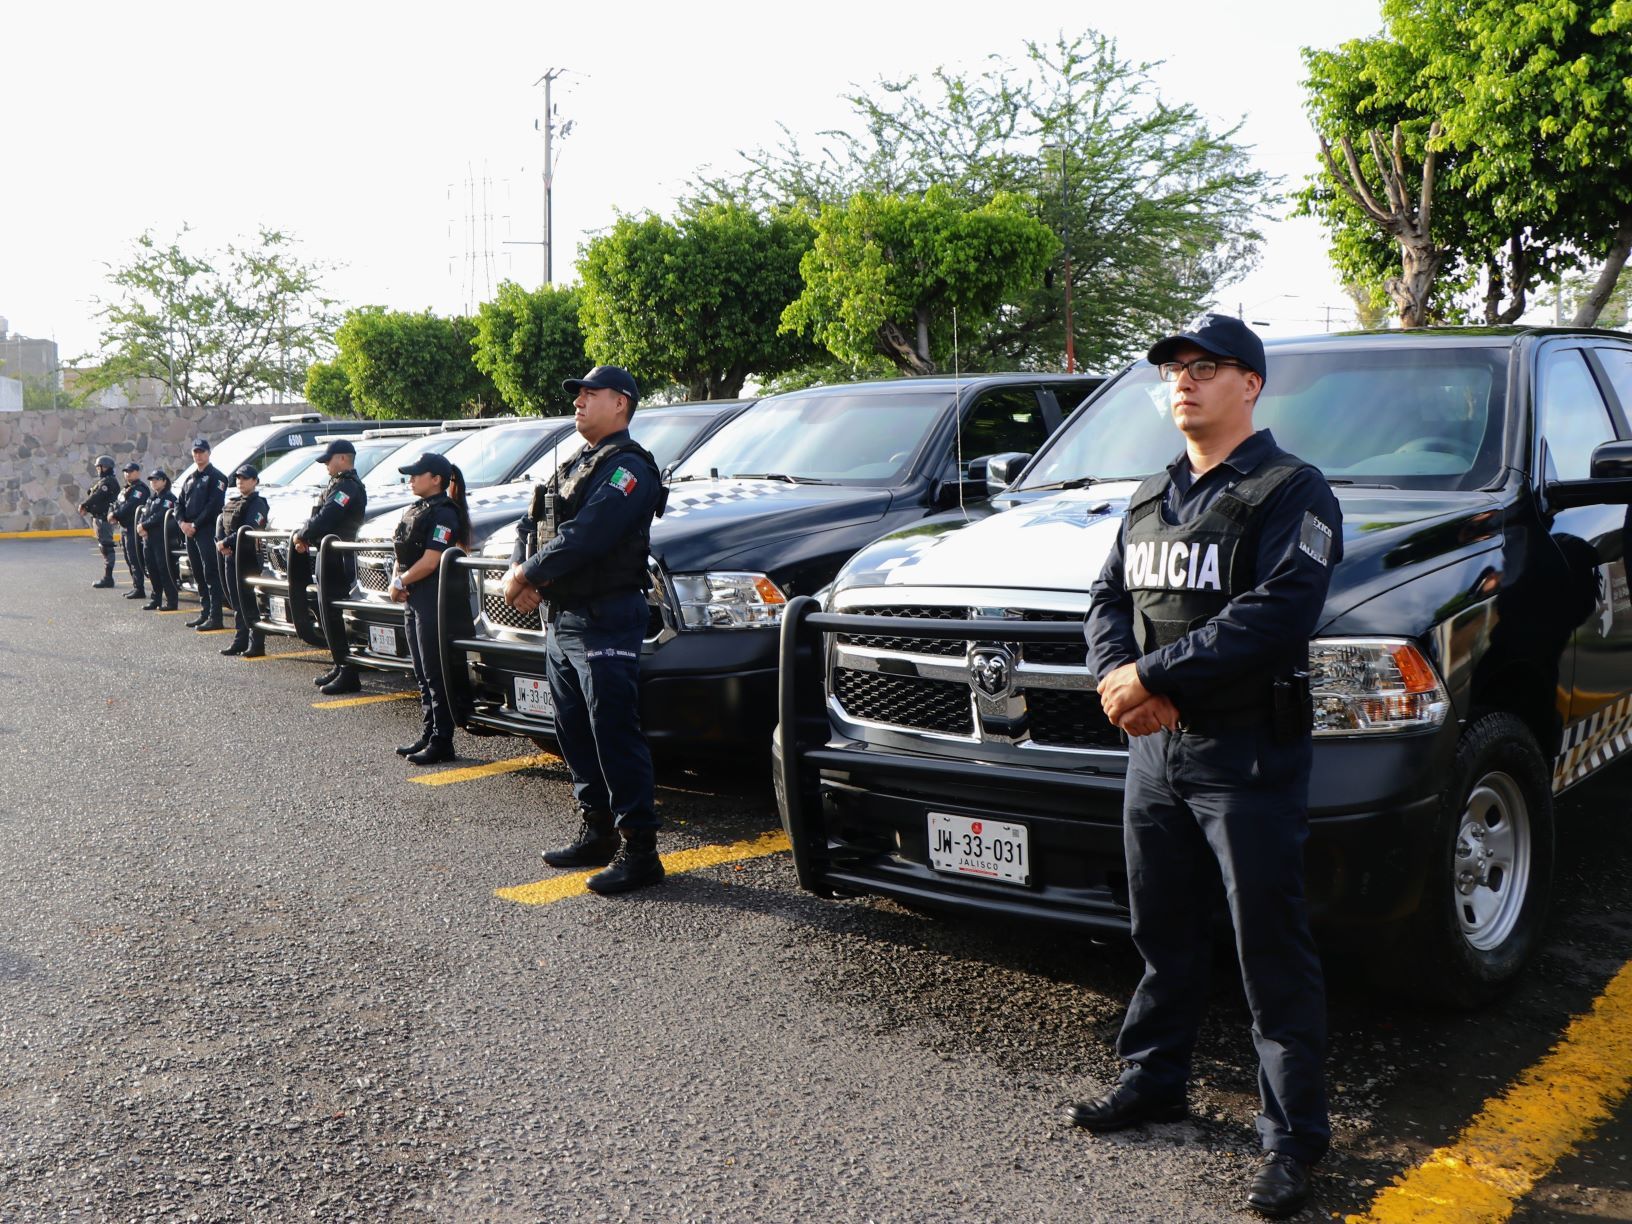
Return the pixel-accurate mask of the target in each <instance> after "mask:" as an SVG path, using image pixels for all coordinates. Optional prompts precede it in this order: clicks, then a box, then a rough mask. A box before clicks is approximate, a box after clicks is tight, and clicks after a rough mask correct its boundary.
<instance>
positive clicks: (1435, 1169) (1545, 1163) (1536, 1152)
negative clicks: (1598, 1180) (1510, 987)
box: [1347, 961, 1632, 1224]
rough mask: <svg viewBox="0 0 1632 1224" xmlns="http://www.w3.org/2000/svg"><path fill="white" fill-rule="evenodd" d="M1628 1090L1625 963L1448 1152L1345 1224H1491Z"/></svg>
mask: <svg viewBox="0 0 1632 1224" xmlns="http://www.w3.org/2000/svg"><path fill="white" fill-rule="evenodd" d="M1629 1091H1632V961H1629V962H1627V963H1626V964H1625V965H1623V966H1622V967H1621V970H1620V972H1618V973H1617V974H1616V975H1615V976H1614V977H1613V978H1611V979H1610V982H1609V985H1608V986H1606V987H1605V988H1604V992H1603V993H1602V994H1600V995H1599V996H1598V997H1597V998H1596V999H1594V1000H1593V1004H1592V1010H1591V1011H1590V1012H1588V1013H1587V1014H1586V1015H1583V1016H1577V1017H1576V1018H1575V1019H1574V1020H1572V1021H1570V1024H1569V1026H1568V1027H1567V1028H1566V1029H1565V1030H1564V1035H1563V1036H1562V1037H1561V1038H1560V1039H1559V1042H1558V1044H1557V1045H1555V1046H1554V1047H1553V1048H1552V1050H1551V1051H1550V1052H1549V1053H1548V1054H1547V1056H1546V1057H1545V1058H1543V1059H1542V1060H1541V1061H1540V1062H1538V1063H1536V1064H1535V1065H1534V1066H1532V1067H1530V1068H1529V1069H1528V1070H1526V1071H1525V1072H1524V1073H1523V1074H1522V1075H1520V1076H1519V1078H1518V1079H1517V1080H1516V1081H1515V1082H1514V1083H1513V1086H1512V1087H1510V1088H1509V1089H1508V1090H1507V1092H1505V1093H1504V1094H1503V1095H1502V1096H1500V1097H1496V1098H1494V1099H1492V1100H1490V1101H1487V1102H1486V1103H1485V1107H1484V1109H1483V1110H1481V1111H1480V1113H1479V1116H1478V1117H1476V1118H1474V1120H1473V1121H1472V1122H1470V1123H1469V1124H1468V1126H1467V1127H1466V1128H1465V1129H1464V1130H1463V1131H1462V1133H1461V1134H1460V1135H1458V1136H1457V1139H1456V1142H1455V1143H1453V1144H1451V1145H1450V1146H1449V1147H1443V1148H1440V1149H1438V1150H1437V1151H1435V1152H1434V1153H1433V1154H1432V1155H1430V1156H1429V1157H1428V1159H1427V1160H1425V1161H1423V1162H1422V1163H1421V1164H1420V1165H1418V1166H1417V1167H1416V1168H1414V1169H1411V1170H1409V1171H1407V1172H1405V1173H1403V1174H1401V1175H1400V1176H1399V1177H1398V1178H1396V1179H1395V1181H1394V1184H1393V1185H1391V1186H1388V1187H1387V1188H1386V1189H1384V1190H1383V1191H1382V1192H1381V1193H1379V1194H1378V1195H1377V1197H1376V1198H1374V1199H1373V1200H1372V1203H1371V1208H1370V1210H1368V1211H1367V1212H1366V1214H1365V1215H1351V1216H1349V1217H1347V1220H1348V1224H1500V1222H1501V1221H1503V1220H1506V1219H1508V1218H1509V1217H1511V1216H1512V1214H1513V1209H1514V1206H1515V1205H1516V1203H1517V1202H1518V1200H1519V1199H1521V1198H1523V1197H1524V1196H1525V1195H1526V1194H1528V1193H1530V1190H1531V1189H1532V1188H1533V1187H1534V1186H1535V1184H1536V1183H1537V1182H1538V1181H1540V1180H1541V1179H1542V1178H1544V1177H1546V1176H1547V1174H1548V1173H1549V1172H1551V1171H1552V1168H1553V1166H1554V1165H1556V1164H1557V1163H1558V1162H1559V1160H1560V1159H1561V1158H1563V1157H1564V1156H1566V1155H1568V1154H1569V1153H1570V1152H1571V1151H1573V1150H1574V1149H1575V1147H1576V1146H1577V1145H1578V1144H1580V1143H1582V1142H1584V1141H1585V1140H1586V1139H1588V1138H1590V1137H1591V1135H1592V1134H1593V1132H1594V1131H1596V1130H1597V1129H1598V1127H1599V1126H1601V1125H1602V1124H1603V1123H1604V1122H1607V1121H1608V1120H1609V1119H1610V1118H1611V1117H1612V1116H1613V1115H1614V1113H1615V1110H1616V1107H1617V1106H1618V1105H1620V1103H1621V1102H1622V1101H1623V1100H1625V1098H1626V1096H1627V1094H1628V1092H1629Z"/></svg>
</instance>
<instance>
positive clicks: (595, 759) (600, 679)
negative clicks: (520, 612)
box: [545, 591, 662, 830]
mask: <svg viewBox="0 0 1632 1224" xmlns="http://www.w3.org/2000/svg"><path fill="white" fill-rule="evenodd" d="M551 615H552V619H551V621H550V634H549V650H548V653H547V655H546V659H545V664H546V674H547V675H548V677H549V682H550V700H551V702H552V703H553V705H554V706H555V738H556V742H557V743H558V744H559V745H560V748H561V755H562V756H563V757H564V758H565V759H566V762H567V767H568V769H570V770H571V771H572V793H573V795H574V796H575V797H576V798H577V800H578V805H579V807H581V808H584V809H585V810H588V811H601V812H605V811H610V812H611V813H612V814H613V816H614V817H615V818H616V822H617V827H618V828H619V829H623V830H631V829H656V828H658V827H659V826H660V825H661V824H662V821H661V820H659V819H658V816H657V809H656V795H655V793H654V784H653V780H652V753H651V749H650V748H648V747H647V745H646V736H645V734H644V733H643V732H642V731H641V729H640V644H641V640H642V638H644V637H645V634H646V617H647V610H646V596H645V595H643V594H642V593H641V592H639V591H632V592H630V593H629V594H627V595H607V596H603V597H602V598H600V599H595V600H591V601H590V602H588V603H586V604H583V605H579V606H575V607H571V608H561V609H552V611H551Z"/></svg>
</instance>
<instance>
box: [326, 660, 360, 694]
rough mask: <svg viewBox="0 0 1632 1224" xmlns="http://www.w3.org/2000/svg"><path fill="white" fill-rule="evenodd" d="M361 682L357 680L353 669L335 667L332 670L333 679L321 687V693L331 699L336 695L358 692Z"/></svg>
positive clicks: (355, 671)
mask: <svg viewBox="0 0 1632 1224" xmlns="http://www.w3.org/2000/svg"><path fill="white" fill-rule="evenodd" d="M362 687H363V682H362V681H361V680H359V679H358V678H357V669H356V668H355V667H345V666H342V667H337V668H335V669H334V679H332V680H330V681H329V682H328V683H327V684H325V685H324V686H323V690H322V691H323V692H325V693H327V694H328V695H329V696H331V697H333V696H335V695H336V694H338V693H356V692H360V691H361V690H362Z"/></svg>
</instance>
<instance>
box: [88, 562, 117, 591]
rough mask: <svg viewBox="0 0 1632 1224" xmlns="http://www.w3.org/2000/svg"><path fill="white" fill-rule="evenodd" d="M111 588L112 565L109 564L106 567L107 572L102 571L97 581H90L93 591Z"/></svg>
mask: <svg viewBox="0 0 1632 1224" xmlns="http://www.w3.org/2000/svg"><path fill="white" fill-rule="evenodd" d="M112 589H113V566H112V565H109V566H108V568H107V572H106V573H104V574H103V575H102V577H101V578H99V579H98V580H97V581H95V582H93V583H91V590H93V591H110V590H112Z"/></svg>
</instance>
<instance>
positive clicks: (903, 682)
mask: <svg viewBox="0 0 1632 1224" xmlns="http://www.w3.org/2000/svg"><path fill="white" fill-rule="evenodd" d="M833 687H834V695H835V696H837V697H838V699H839V704H840V705H842V706H844V708H845V710H846V712H847V713H849V714H850V715H851V716H852V717H855V718H863V719H866V720H867V721H868V722H878V723H889V724H891V725H892V726H897V727H906V728H909V729H911V730H914V731H936V732H939V733H941V734H943V735H973V734H974V713H973V710H972V709H971V707H970V704H969V686H968V685H966V684H964V685H959V684H951V683H948V682H947V681H944V680H924V679H921V678H919V677H917V676H885V675H880V674H878V673H877V672H862V671H851V670H850V669H848V668H842V669H840V670H839V672H838V674H837V675H836V676H835V677H834V681H833Z"/></svg>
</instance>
